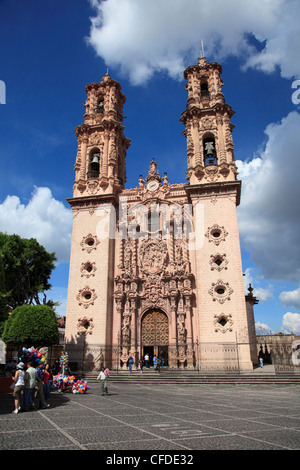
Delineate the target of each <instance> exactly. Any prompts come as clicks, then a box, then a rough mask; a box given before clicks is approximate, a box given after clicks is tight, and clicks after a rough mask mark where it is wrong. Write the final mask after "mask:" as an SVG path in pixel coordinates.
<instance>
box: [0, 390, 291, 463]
mask: <svg viewBox="0 0 300 470" xmlns="http://www.w3.org/2000/svg"><path fill="white" fill-rule="evenodd" d="M108 391H109V394H108V396H100V385H99V384H98V383H92V384H91V385H90V388H89V390H88V392H87V393H86V394H85V395H73V394H72V393H59V392H57V391H53V392H52V393H51V399H50V407H49V408H48V409H46V410H40V411H31V412H27V413H24V412H23V413H22V412H20V413H19V414H16V415H14V414H12V413H11V412H12V410H13V398H12V395H11V394H2V395H0V448H1V450H32V449H36V450H106V451H116V452H118V454H117V455H122V452H123V451H132V455H139V451H140V452H141V454H143V453H142V451H145V450H147V451H150V453H151V451H153V452H155V453H157V452H159V453H161V454H164V453H167V452H169V451H176V453H178V454H184V455H187V454H188V453H189V452H191V453H193V452H194V451H199V450H299V449H300V400H299V394H300V386H299V385H297V384H291V385H276V384H272V385H261V384H259V385H258V384H253V385H246V384H245V385H228V384H227V385H226V384H225V383H224V384H218V385H212V384H203V385H192V384H184V383H182V384H181V383H179V382H177V383H176V384H172V385H170V384H168V385H167V384H150V385H140V384H139V385H137V384H136V383H134V382H132V383H130V382H129V383H125V384H119V383H113V382H110V383H109V388H108ZM194 463H195V462H194Z"/></svg>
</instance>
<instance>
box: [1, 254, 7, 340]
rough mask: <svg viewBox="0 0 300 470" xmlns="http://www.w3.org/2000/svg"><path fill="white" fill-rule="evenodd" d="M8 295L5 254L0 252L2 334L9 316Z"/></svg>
mask: <svg viewBox="0 0 300 470" xmlns="http://www.w3.org/2000/svg"><path fill="white" fill-rule="evenodd" d="M8 296H9V292H7V291H6V285H5V271H4V264H3V256H2V255H1V253H0V335H1V334H2V332H3V327H4V322H5V320H6V319H7V317H8V312H9V307H8Z"/></svg>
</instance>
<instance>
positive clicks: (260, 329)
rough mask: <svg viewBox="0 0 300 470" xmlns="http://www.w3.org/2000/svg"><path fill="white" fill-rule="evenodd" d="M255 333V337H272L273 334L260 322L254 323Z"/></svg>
mask: <svg viewBox="0 0 300 470" xmlns="http://www.w3.org/2000/svg"><path fill="white" fill-rule="evenodd" d="M255 331H256V334H257V335H273V334H274V333H275V332H274V331H273V330H272V328H270V327H269V325H267V324H266V323H262V322H260V321H257V322H256V323H255Z"/></svg>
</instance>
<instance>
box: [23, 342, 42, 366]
mask: <svg viewBox="0 0 300 470" xmlns="http://www.w3.org/2000/svg"><path fill="white" fill-rule="evenodd" d="M47 351H48V350H47V349H46V348H41V349H36V348H34V346H31V348H28V349H27V348H23V349H22V354H23V355H22V356H21V357H20V358H19V359H20V361H22V362H24V364H25V363H27V362H33V363H34V364H36V365H37V364H38V363H39V362H40V361H43V362H45V361H46V359H45V354H46V353H47Z"/></svg>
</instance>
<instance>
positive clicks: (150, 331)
mask: <svg viewBox="0 0 300 470" xmlns="http://www.w3.org/2000/svg"><path fill="white" fill-rule="evenodd" d="M141 330H142V331H141V343H142V344H141V351H142V353H143V357H144V356H145V354H147V353H148V354H149V357H150V363H152V358H153V356H154V355H155V356H156V357H158V358H159V359H161V360H163V364H164V366H167V365H168V345H169V320H168V317H167V315H166V314H165V313H163V312H162V311H161V310H157V309H152V310H149V311H148V312H146V313H145V315H144V316H143V318H142V324H141Z"/></svg>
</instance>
